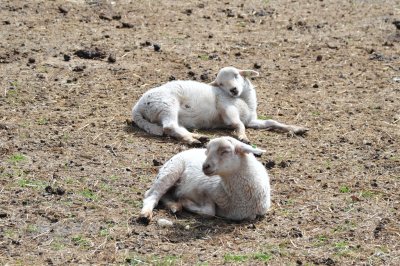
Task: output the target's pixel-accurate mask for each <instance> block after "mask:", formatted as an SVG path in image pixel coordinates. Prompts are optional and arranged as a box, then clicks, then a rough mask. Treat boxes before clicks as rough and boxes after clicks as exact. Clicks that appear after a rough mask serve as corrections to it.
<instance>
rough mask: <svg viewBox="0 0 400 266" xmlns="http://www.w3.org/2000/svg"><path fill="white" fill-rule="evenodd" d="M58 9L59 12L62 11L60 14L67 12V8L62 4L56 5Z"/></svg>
mask: <svg viewBox="0 0 400 266" xmlns="http://www.w3.org/2000/svg"><path fill="white" fill-rule="evenodd" d="M58 11H60V13H62V14H67V13H68V9H67V8H65V7H63V6H59V7H58Z"/></svg>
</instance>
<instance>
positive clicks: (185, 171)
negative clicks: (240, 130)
mask: <svg viewBox="0 0 400 266" xmlns="http://www.w3.org/2000/svg"><path fill="white" fill-rule="evenodd" d="M263 152H265V151H264V150H260V149H257V148H253V147H251V146H250V145H247V144H244V143H242V142H240V141H238V140H236V139H234V138H232V137H221V138H216V139H213V140H211V141H210V142H209V143H208V145H207V149H190V150H187V151H183V152H181V153H178V154H177V155H175V156H173V157H172V158H171V159H170V160H169V161H167V162H166V163H165V164H164V165H163V166H162V168H161V169H160V171H159V173H158V175H157V177H156V180H155V181H154V183H153V185H152V187H151V188H150V189H149V190H148V191H147V192H146V193H145V198H144V200H143V208H142V211H141V214H140V217H139V218H140V220H141V221H143V222H145V223H148V222H150V220H151V219H152V212H153V209H154V207H155V206H156V205H157V204H158V202H159V201H160V200H161V202H162V203H163V204H164V205H165V206H166V207H167V208H168V209H170V210H171V211H172V212H173V213H175V212H178V211H180V210H181V209H182V208H184V209H186V210H188V211H191V212H194V213H197V214H200V215H206V216H215V215H216V216H220V217H223V218H227V219H231V220H244V219H255V218H256V216H257V215H264V214H265V213H266V212H267V210H268V209H269V208H270V206H271V199H270V185H269V177H268V173H267V171H266V170H265V168H264V166H263V165H262V164H261V163H260V162H259V161H257V159H256V158H255V157H254V155H253V153H254V154H261V153H263Z"/></svg>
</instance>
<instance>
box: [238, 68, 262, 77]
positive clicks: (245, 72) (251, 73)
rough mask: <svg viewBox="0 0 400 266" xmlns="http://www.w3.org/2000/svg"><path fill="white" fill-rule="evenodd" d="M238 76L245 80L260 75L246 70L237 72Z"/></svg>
mask: <svg viewBox="0 0 400 266" xmlns="http://www.w3.org/2000/svg"><path fill="white" fill-rule="evenodd" d="M239 74H240V75H241V76H243V77H245V78H248V77H258V76H259V75H260V73H258V72H257V71H254V70H250V69H246V70H239Z"/></svg>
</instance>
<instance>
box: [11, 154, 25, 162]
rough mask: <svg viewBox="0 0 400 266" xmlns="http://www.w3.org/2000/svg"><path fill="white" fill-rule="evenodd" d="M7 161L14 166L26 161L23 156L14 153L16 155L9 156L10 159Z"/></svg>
mask: <svg viewBox="0 0 400 266" xmlns="http://www.w3.org/2000/svg"><path fill="white" fill-rule="evenodd" d="M9 161H10V162H12V163H14V164H17V163H20V162H23V161H26V157H25V155H23V154H20V153H16V154H13V155H11V157H10V158H9Z"/></svg>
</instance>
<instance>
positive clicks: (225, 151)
mask: <svg viewBox="0 0 400 266" xmlns="http://www.w3.org/2000/svg"><path fill="white" fill-rule="evenodd" d="M228 153H229V150H222V151H221V155H224V154H228Z"/></svg>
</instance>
